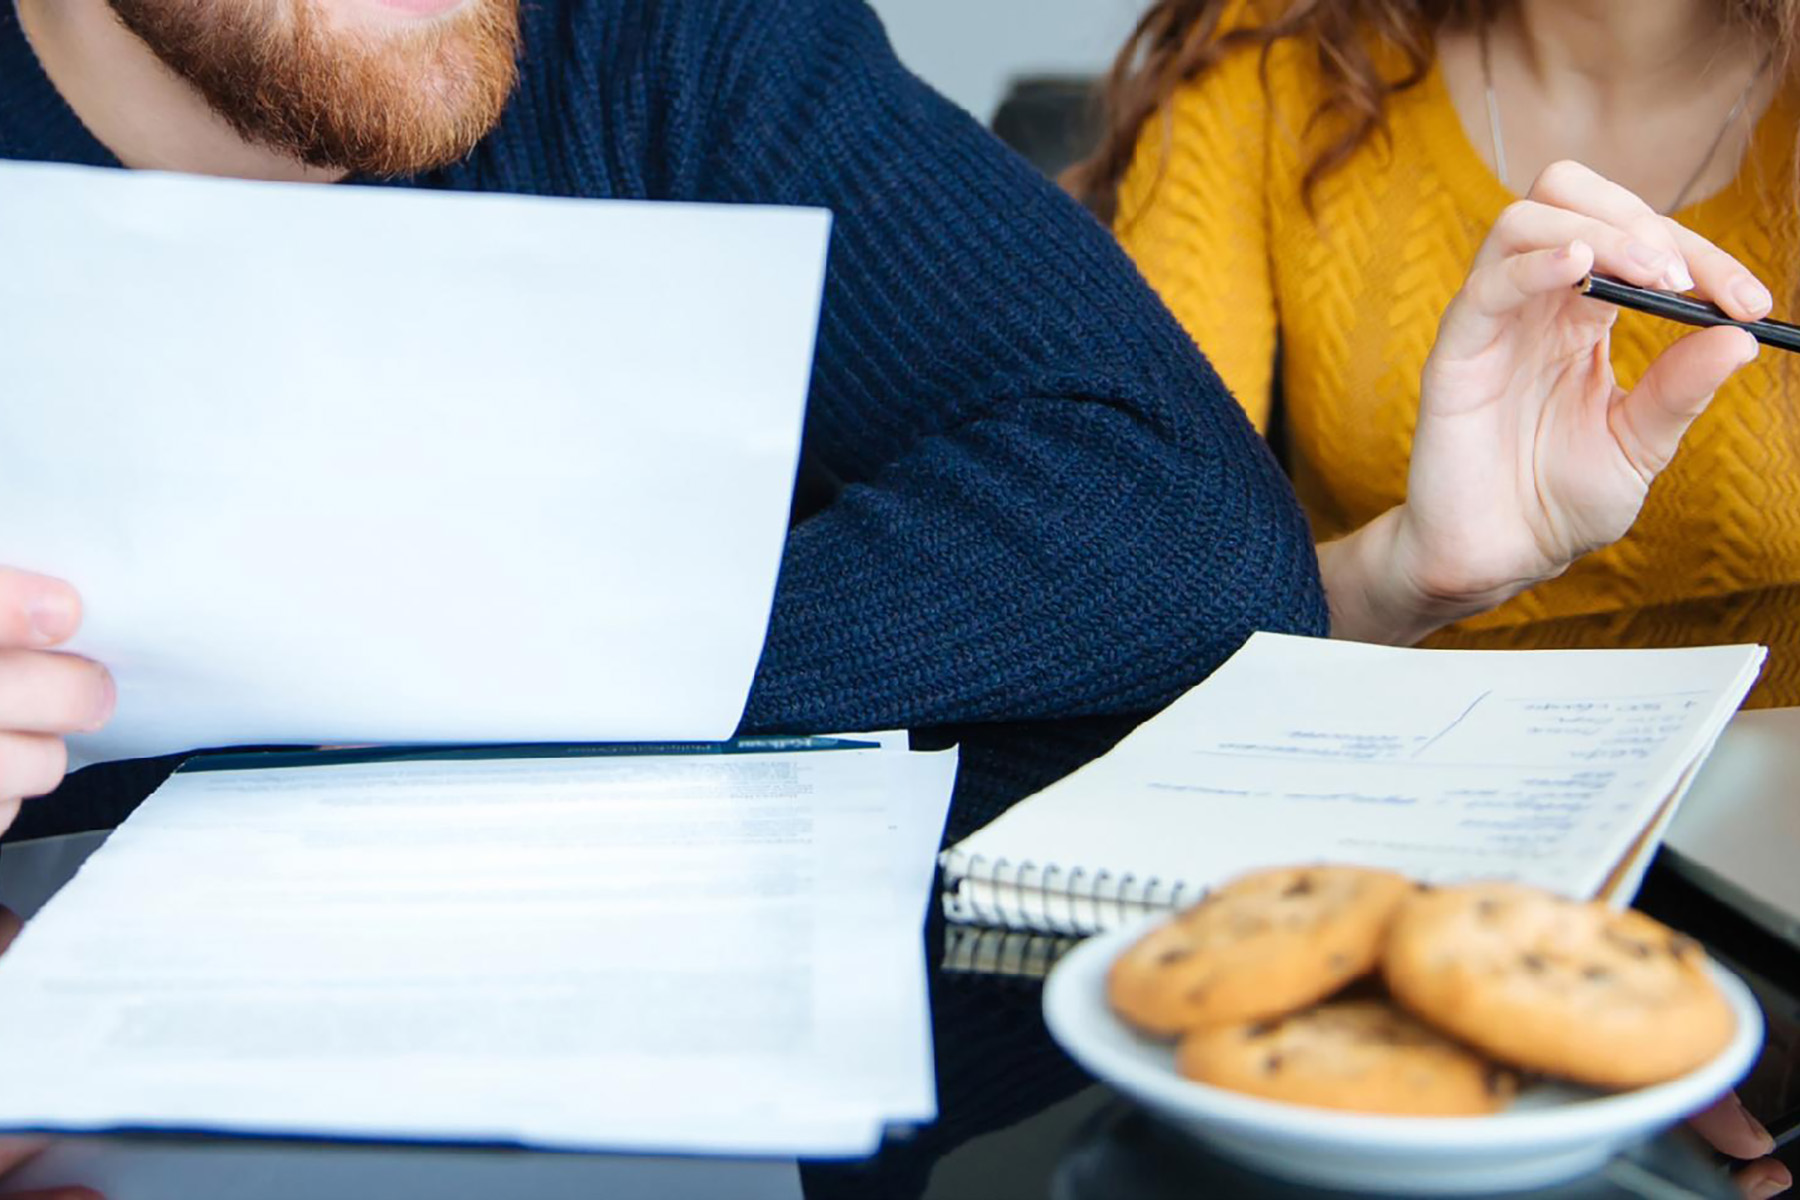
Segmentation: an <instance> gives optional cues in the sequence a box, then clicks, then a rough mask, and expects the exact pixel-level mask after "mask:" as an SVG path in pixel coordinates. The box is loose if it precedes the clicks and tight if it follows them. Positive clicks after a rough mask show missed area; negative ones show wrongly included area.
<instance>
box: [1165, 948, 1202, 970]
mask: <svg viewBox="0 0 1800 1200" xmlns="http://www.w3.org/2000/svg"><path fill="white" fill-rule="evenodd" d="M1192 953H1193V951H1191V950H1189V949H1188V948H1187V947H1186V946H1175V947H1172V948H1170V949H1168V950H1164V951H1163V952H1162V953H1161V954H1159V955H1157V956H1156V965H1157V966H1159V967H1169V966H1173V965H1175V964H1176V963H1178V962H1180V961H1181V960H1182V959H1184V958H1186V957H1187V956H1188V955H1189V954H1192Z"/></svg>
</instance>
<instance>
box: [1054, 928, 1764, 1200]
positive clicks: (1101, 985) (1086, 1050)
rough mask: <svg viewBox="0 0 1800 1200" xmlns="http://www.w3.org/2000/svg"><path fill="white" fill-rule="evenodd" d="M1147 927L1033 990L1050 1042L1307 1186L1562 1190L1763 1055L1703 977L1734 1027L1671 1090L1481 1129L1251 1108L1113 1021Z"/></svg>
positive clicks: (1748, 1001) (1747, 1014)
mask: <svg viewBox="0 0 1800 1200" xmlns="http://www.w3.org/2000/svg"><path fill="white" fill-rule="evenodd" d="M1158 919H1162V918H1158ZM1146 927H1147V926H1146V924H1144V923H1140V924H1137V925H1134V926H1131V927H1128V928H1125V929H1120V930H1115V931H1113V932H1112V933H1109V934H1105V935H1102V936H1100V937H1097V938H1093V939H1091V940H1089V941H1087V942H1084V943H1083V944H1082V945H1080V946H1077V947H1076V948H1075V949H1074V950H1072V951H1070V953H1069V954H1068V956H1067V957H1065V958H1064V959H1063V960H1062V961H1061V962H1060V963H1058V964H1057V966H1056V969H1055V970H1054V971H1053V972H1051V975H1050V980H1049V982H1048V984H1047V985H1046V986H1045V988H1044V1017H1045V1020H1046V1021H1047V1022H1048V1024H1049V1026H1050V1033H1051V1035H1052V1036H1053V1037H1055V1038H1056V1040H1057V1041H1058V1042H1059V1043H1061V1044H1062V1047H1063V1049H1065V1050H1067V1051H1068V1052H1069V1054H1070V1055H1071V1056H1072V1057H1073V1058H1074V1059H1075V1061H1076V1062H1078V1063H1080V1064H1081V1065H1082V1066H1083V1067H1084V1068H1086V1069H1087V1070H1088V1071H1089V1072H1091V1073H1093V1074H1094V1075H1096V1076H1098V1077H1099V1078H1101V1079H1103V1080H1105V1081H1106V1082H1107V1083H1109V1084H1111V1085H1112V1086H1113V1087H1114V1088H1116V1089H1118V1090H1119V1091H1120V1092H1123V1093H1124V1094H1125V1095H1127V1096H1129V1097H1131V1098H1132V1099H1134V1100H1136V1101H1138V1102H1139V1103H1140V1104H1143V1105H1144V1106H1145V1107H1146V1108H1149V1109H1152V1110H1154V1111H1156V1112H1158V1113H1160V1114H1162V1115H1163V1116H1164V1117H1166V1118H1168V1119H1169V1120H1171V1121H1173V1122H1174V1123H1175V1124H1176V1125H1178V1126H1180V1127H1181V1128H1183V1129H1185V1130H1187V1131H1188V1132H1190V1133H1192V1134H1193V1135H1194V1136H1195V1137H1197V1138H1199V1139H1200V1140H1202V1141H1204V1142H1205V1143H1207V1144H1208V1145H1209V1146H1211V1147H1212V1148H1213V1149H1215V1150H1217V1151H1218V1152H1219V1153H1221V1154H1224V1155H1226V1156H1228V1157H1230V1158H1234V1159H1236V1160H1238V1161H1240V1162H1243V1163H1247V1164H1249V1165H1250V1166H1252V1167H1254V1168H1256V1169H1258V1170H1261V1171H1266V1172H1269V1173H1271V1174H1275V1175H1280V1176H1283V1177H1284V1178H1288V1179H1294V1180H1299V1181H1302V1182H1305V1183H1310V1184H1317V1185H1323V1186H1326V1187H1335V1188H1346V1189H1358V1190H1365V1191H1376V1192H1382V1193H1386V1194H1390V1195H1398V1194H1411V1195H1420V1194H1430V1195H1452V1194H1463V1193H1470V1192H1495V1191H1506V1190H1512V1189H1520V1188H1531V1187H1543V1186H1546V1185H1549V1184H1552V1183H1560V1182H1562V1181H1564V1180H1567V1179H1572V1178H1575V1177H1577V1176H1580V1175H1584V1174H1586V1173H1588V1172H1590V1171H1595V1170H1598V1169H1599V1168H1600V1167H1601V1166H1602V1165H1604V1164H1605V1162H1606V1161H1607V1160H1608V1159H1609V1158H1610V1157H1611V1156H1612V1155H1614V1154H1615V1153H1617V1152H1619V1151H1620V1150H1623V1149H1625V1148H1627V1147H1629V1146H1631V1145H1633V1144H1635V1143H1637V1142H1640V1141H1643V1140H1644V1139H1646V1138H1648V1137H1650V1136H1652V1135H1654V1134H1655V1133H1657V1132H1658V1131H1660V1130H1662V1129H1663V1128H1665V1127H1667V1126H1669V1125H1672V1124H1674V1123H1675V1122H1677V1121H1679V1120H1680V1119H1681V1118H1682V1117H1684V1116H1686V1115H1687V1114H1689V1113H1691V1112H1694V1111H1696V1110H1698V1109H1701V1108H1704V1107H1705V1106H1706V1105H1708V1104H1710V1103H1711V1102H1712V1101H1713V1100H1715V1099H1717V1098H1718V1097H1719V1096H1720V1095H1721V1094H1723V1093H1724V1092H1725V1091H1726V1090H1727V1089H1728V1088H1730V1087H1731V1086H1732V1085H1733V1084H1735V1083H1736V1082H1737V1081H1738V1080H1739V1079H1741V1078H1743V1076H1744V1074H1745V1072H1746V1071H1748V1070H1749V1068H1750V1064H1751V1063H1752V1062H1754V1061H1755V1059H1756V1056H1757V1053H1758V1052H1759V1051H1760V1050H1761V1048H1762V1040H1763V1022H1762V1012H1761V1010H1760V1009H1758V1008H1757V1005H1756V1000H1755V998H1754V997H1752V996H1751V994H1750V990H1749V989H1748V988H1746V987H1745V986H1744V985H1743V984H1742V983H1741V982H1739V980H1738V979H1737V977H1736V976H1734V975H1732V974H1730V973H1729V972H1727V971H1724V970H1721V969H1719V968H1718V967H1714V969H1713V970H1714V975H1715V976H1716V977H1717V979H1718V981H1719V986H1720V987H1721V988H1722V989H1724V992H1725V997H1726V999H1727V1000H1728V1001H1729V1002H1730V1004H1731V1008H1732V1011H1733V1012H1734V1013H1736V1014H1737V1033H1736V1035H1735V1036H1734V1037H1733V1038H1732V1039H1731V1044H1730V1045H1729V1046H1727V1047H1726V1048H1725V1050H1724V1051H1723V1052H1722V1053H1721V1054H1720V1055H1719V1056H1718V1057H1717V1058H1715V1059H1714V1060H1713V1061H1712V1062H1710V1063H1708V1064H1707V1065H1706V1066H1704V1067H1701V1068H1700V1069H1699V1070H1697V1071H1694V1072H1693V1073H1692V1074H1689V1075H1684V1076H1682V1077H1681V1078H1680V1079H1676V1080H1672V1081H1671V1082H1669V1083H1663V1084H1658V1085H1657V1086H1655V1087H1647V1088H1639V1089H1638V1090H1636V1091H1633V1092H1623V1093H1619V1094H1616V1095H1600V1094H1597V1093H1593V1092H1585V1091H1582V1090H1580V1089H1576V1088H1571V1087H1564V1086H1559V1085H1549V1084H1545V1085H1538V1086H1534V1087H1531V1088H1528V1089H1526V1090H1525V1091H1524V1092H1523V1093H1522V1094H1521V1095H1520V1097H1519V1099H1518V1101H1517V1102H1516V1103H1515V1104H1514V1105H1513V1107H1512V1108H1510V1109H1509V1110H1507V1111H1506V1112H1503V1113H1499V1114H1496V1115H1494V1116H1489V1117H1382V1116H1363V1115H1358V1114H1355V1113H1341V1112H1333V1111H1331V1110H1328V1109H1319V1108H1305V1107H1302V1106H1299V1105H1293V1104H1283V1103H1280V1102H1278V1101H1273V1100H1261V1099H1258V1098H1256V1097H1254V1096H1245V1095H1241V1094H1239V1093H1237V1092H1229V1091H1226V1090H1224V1089H1223V1088H1215V1087H1210V1086H1208V1085H1206V1084H1203V1083H1193V1082H1191V1081H1189V1080H1186V1079H1183V1078H1181V1077H1180V1076H1179V1075H1177V1074H1176V1073H1175V1054H1174V1048H1173V1046H1171V1045H1169V1044H1167V1043H1163V1042H1157V1041H1153V1040H1151V1039H1148V1038H1144V1037H1141V1036H1139V1035H1138V1034H1137V1033H1135V1032H1133V1031H1132V1030H1131V1029H1130V1028H1128V1027H1127V1026H1126V1025H1125V1024H1124V1023H1123V1022H1121V1021H1120V1020H1118V1018H1116V1017H1114V1016H1113V1014H1112V1010H1111V1008H1109V1007H1108V1005H1107V1003H1106V972H1107V968H1108V967H1109V966H1110V965H1111V964H1112V961H1113V959H1114V958H1116V957H1117V956H1118V954H1119V952H1120V951H1122V950H1124V949H1125V947H1126V946H1128V945H1130V944H1131V943H1132V942H1133V941H1134V940H1136V938H1138V937H1139V936H1140V935H1141V934H1142V932H1143V931H1144V929H1145V928H1146Z"/></svg>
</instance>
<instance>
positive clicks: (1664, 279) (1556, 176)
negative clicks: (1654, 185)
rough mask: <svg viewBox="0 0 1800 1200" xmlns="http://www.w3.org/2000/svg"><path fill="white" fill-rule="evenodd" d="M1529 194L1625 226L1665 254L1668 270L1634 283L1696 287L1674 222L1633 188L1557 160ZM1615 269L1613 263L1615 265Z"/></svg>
mask: <svg viewBox="0 0 1800 1200" xmlns="http://www.w3.org/2000/svg"><path fill="white" fill-rule="evenodd" d="M1526 197H1527V198H1528V199H1530V200H1535V201H1537V202H1538V203H1540V204H1548V205H1551V206H1552V207H1555V208H1563V209H1567V210H1569V211H1570V212H1575V213H1580V214H1582V215H1583V216H1586V217H1592V218H1594V219H1595V220H1597V221H1603V222H1605V223H1606V224H1608V225H1610V226H1612V227H1613V228H1615V229H1618V230H1622V231H1623V232H1625V233H1626V234H1628V235H1629V236H1630V237H1631V238H1633V239H1634V240H1635V241H1636V242H1637V243H1638V244H1639V245H1641V246H1643V247H1645V248H1647V249H1649V250H1653V251H1656V252H1658V253H1660V254H1662V255H1663V256H1664V257H1665V259H1666V262H1665V265H1664V267H1663V271H1662V274H1661V276H1660V277H1659V278H1657V279H1653V280H1640V279H1637V278H1635V277H1634V278H1633V279H1632V282H1634V283H1643V284H1644V285H1645V286H1660V287H1664V288H1667V289H1669V290H1670V291H1676V292H1685V291H1687V290H1688V289H1689V288H1691V287H1693V286H1694V277H1693V275H1692V274H1691V273H1690V270H1691V268H1692V266H1693V264H1692V263H1689V262H1687V260H1686V256H1685V254H1684V252H1683V247H1682V245H1681V244H1680V243H1679V242H1677V241H1676V239H1675V234H1674V228H1673V226H1674V222H1672V221H1667V220H1665V219H1664V218H1663V217H1662V215H1661V214H1660V213H1658V212H1657V211H1656V210H1655V209H1653V208H1651V207H1650V206H1649V205H1648V204H1646V203H1644V201H1643V200H1642V199H1641V198H1640V197H1639V196H1638V195H1637V194H1636V193H1635V192H1633V191H1631V190H1630V189H1629V188H1625V187H1621V186H1619V185H1618V184H1616V183H1614V182H1613V181H1612V180H1610V179H1608V178H1606V177H1605V176H1604V175H1601V174H1600V173H1599V172H1598V171H1595V170H1593V169H1591V168H1589V167H1585V166H1583V165H1581V164H1580V163H1578V162H1572V161H1569V160H1564V161H1562V162H1553V163H1551V164H1550V165H1549V166H1547V167H1545V168H1544V170H1543V173H1542V174H1541V175H1539V176H1538V177H1537V180H1536V181H1535V182H1533V183H1532V185H1531V190H1530V191H1529V192H1527V193H1526ZM1609 269H1610V268H1609Z"/></svg>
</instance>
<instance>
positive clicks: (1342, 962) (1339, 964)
mask: <svg viewBox="0 0 1800 1200" xmlns="http://www.w3.org/2000/svg"><path fill="white" fill-rule="evenodd" d="M1330 962H1331V969H1332V970H1333V971H1335V972H1336V973H1337V974H1339V975H1342V974H1343V973H1344V972H1345V971H1348V970H1349V969H1350V956H1349V955H1348V954H1343V953H1339V954H1334V955H1332V956H1331V959H1330Z"/></svg>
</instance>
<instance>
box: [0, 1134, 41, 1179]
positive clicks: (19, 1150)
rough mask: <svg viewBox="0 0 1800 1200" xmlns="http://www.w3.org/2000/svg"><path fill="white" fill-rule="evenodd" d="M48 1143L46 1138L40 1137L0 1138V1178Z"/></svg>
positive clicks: (39, 1151)
mask: <svg viewBox="0 0 1800 1200" xmlns="http://www.w3.org/2000/svg"><path fill="white" fill-rule="evenodd" d="M49 1144H50V1143H49V1140H48V1139H46V1138H41V1137H5V1138H0V1179H4V1178H5V1177H6V1174H7V1172H9V1171H16V1170H18V1169H19V1168H20V1167H22V1166H24V1165H25V1164H26V1163H27V1162H29V1161H30V1160H31V1159H34V1158H36V1157H37V1156H38V1155H39V1154H42V1153H43V1152H44V1147H46V1146H48V1145H49Z"/></svg>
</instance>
